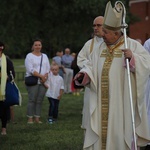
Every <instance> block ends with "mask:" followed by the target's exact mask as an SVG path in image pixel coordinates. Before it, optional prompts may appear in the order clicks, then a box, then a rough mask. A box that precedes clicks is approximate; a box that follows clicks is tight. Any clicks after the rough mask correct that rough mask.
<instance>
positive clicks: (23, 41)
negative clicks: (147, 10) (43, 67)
mask: <svg viewBox="0 0 150 150" xmlns="http://www.w3.org/2000/svg"><path fill="white" fill-rule="evenodd" d="M107 1H108V0H107ZM107 1H104V0H101V1H100V0H88V1H86V0H63V1H60V0H55V1H52V0H49V1H47V0H42V1H41V0H35V1H31V0H26V1H24V0H13V1H9V0H5V1H2V2H1V5H0V10H1V11H0V20H1V23H0V31H1V34H0V40H2V41H4V43H6V47H7V50H9V51H6V53H7V54H8V55H9V56H10V57H11V58H24V57H25V55H26V54H27V53H28V52H29V51H30V49H31V41H32V39H33V38H36V37H39V38H41V39H43V50H44V52H45V53H47V54H48V56H50V57H52V56H53V55H54V54H55V51H56V50H58V49H64V48H65V47H70V48H71V49H72V51H74V52H77V51H79V50H80V49H81V47H82V46H83V44H84V43H85V42H86V41H87V40H88V39H89V38H90V35H91V33H92V28H91V26H92V22H93V19H94V18H95V17H96V16H98V15H104V10H105V5H106V3H107ZM123 2H125V1H124V0H123ZM112 3H114V0H112Z"/></svg>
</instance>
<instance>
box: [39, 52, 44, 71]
mask: <svg viewBox="0 0 150 150" xmlns="http://www.w3.org/2000/svg"><path fill="white" fill-rule="evenodd" d="M42 60H43V54H42V56H41V62H40V71H39V74H40V73H41V67H42Z"/></svg>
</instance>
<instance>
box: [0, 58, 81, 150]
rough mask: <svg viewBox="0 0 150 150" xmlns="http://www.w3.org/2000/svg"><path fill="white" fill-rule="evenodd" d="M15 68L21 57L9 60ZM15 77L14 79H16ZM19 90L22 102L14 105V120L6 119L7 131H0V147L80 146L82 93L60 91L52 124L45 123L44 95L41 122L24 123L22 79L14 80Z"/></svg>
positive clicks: (77, 149) (46, 149) (53, 149)
mask: <svg viewBox="0 0 150 150" xmlns="http://www.w3.org/2000/svg"><path fill="white" fill-rule="evenodd" d="M13 62H14V66H15V70H16V72H18V71H19V70H21V71H23V70H24V68H23V67H22V68H21V69H20V67H19V66H22V65H23V63H24V61H22V60H21V61H20V60H13ZM16 81H17V80H16ZM16 83H17V85H18V87H19V89H20V91H21V93H22V98H23V101H22V106H15V107H14V111H15V121H16V122H17V124H12V123H8V126H7V135H6V136H2V135H0V150H81V149H82V146H83V130H82V129H81V121H82V115H81V113H82V106H83V93H81V95H80V96H73V95H71V94H65V95H63V98H62V99H61V102H60V107H59V118H58V121H57V122H56V123H55V124H48V123H47V114H48V107H49V103H48V100H47V98H46V97H45V99H44V101H43V106H42V114H41V121H42V122H43V123H42V124H32V125H28V124H27V117H26V106H27V101H28V97H27V92H26V89H25V85H24V82H23V81H18V82H16Z"/></svg>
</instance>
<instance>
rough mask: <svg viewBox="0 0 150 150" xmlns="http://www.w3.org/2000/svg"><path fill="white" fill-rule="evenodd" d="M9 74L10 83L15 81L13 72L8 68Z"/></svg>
mask: <svg viewBox="0 0 150 150" xmlns="http://www.w3.org/2000/svg"><path fill="white" fill-rule="evenodd" d="M10 75H11V78H12V80H11V83H13V82H15V79H14V76H13V74H12V71H11V70H10Z"/></svg>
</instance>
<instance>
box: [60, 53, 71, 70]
mask: <svg viewBox="0 0 150 150" xmlns="http://www.w3.org/2000/svg"><path fill="white" fill-rule="evenodd" d="M72 61H73V57H72V56H71V55H66V54H65V55H63V56H62V64H63V65H64V67H65V68H71V63H72Z"/></svg>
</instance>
